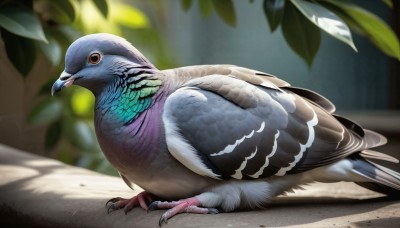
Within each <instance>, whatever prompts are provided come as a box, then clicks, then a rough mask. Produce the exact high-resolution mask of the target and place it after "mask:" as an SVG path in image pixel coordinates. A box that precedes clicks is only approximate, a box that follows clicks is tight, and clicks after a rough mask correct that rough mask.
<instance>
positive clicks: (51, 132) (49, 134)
mask: <svg viewBox="0 0 400 228" xmlns="http://www.w3.org/2000/svg"><path fill="white" fill-rule="evenodd" d="M61 132H62V124H61V121H56V122H54V123H52V124H50V126H49V127H48V128H47V131H46V137H45V143H44V145H45V148H46V150H51V149H53V148H54V146H55V145H56V144H57V143H58V141H59V140H60V138H61Z"/></svg>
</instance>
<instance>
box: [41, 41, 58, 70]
mask: <svg viewBox="0 0 400 228" xmlns="http://www.w3.org/2000/svg"><path fill="white" fill-rule="evenodd" d="M47 40H48V42H47V43H45V42H39V47H40V49H41V50H42V52H43V54H44V55H45V56H46V58H47V59H48V60H49V61H50V63H51V65H53V66H57V65H59V64H60V62H61V57H62V49H61V45H60V44H59V43H58V41H57V40H56V39H55V38H54V37H52V36H50V35H49V34H47Z"/></svg>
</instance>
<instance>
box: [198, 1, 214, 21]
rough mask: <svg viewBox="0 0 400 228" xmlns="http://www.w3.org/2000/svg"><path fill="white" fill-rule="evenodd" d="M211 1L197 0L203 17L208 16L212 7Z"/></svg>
mask: <svg viewBox="0 0 400 228" xmlns="http://www.w3.org/2000/svg"><path fill="white" fill-rule="evenodd" d="M211 1H212V0H199V7H200V13H201V16H203V17H208V16H210V14H211V12H212V9H213V4H212V2H211Z"/></svg>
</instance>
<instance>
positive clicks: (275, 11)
mask: <svg viewBox="0 0 400 228" xmlns="http://www.w3.org/2000/svg"><path fill="white" fill-rule="evenodd" d="M263 8H264V14H265V16H266V17H267V19H268V24H269V28H270V29H271V32H274V31H275V30H276V28H278V26H279V24H280V23H281V21H282V18H283V12H284V8H285V0H264V4H263Z"/></svg>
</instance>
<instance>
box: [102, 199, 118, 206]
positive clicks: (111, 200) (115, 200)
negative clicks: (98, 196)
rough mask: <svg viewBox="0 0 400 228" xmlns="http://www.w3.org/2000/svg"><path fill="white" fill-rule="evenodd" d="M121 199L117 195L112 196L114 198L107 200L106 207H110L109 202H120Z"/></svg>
mask: <svg viewBox="0 0 400 228" xmlns="http://www.w3.org/2000/svg"><path fill="white" fill-rule="evenodd" d="M118 201H119V199H118V197H115V198H112V199H110V200H108V201H107V202H106V205H105V206H106V207H108V204H109V203H115V202H118Z"/></svg>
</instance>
